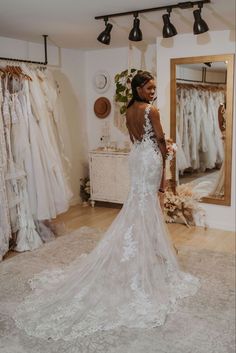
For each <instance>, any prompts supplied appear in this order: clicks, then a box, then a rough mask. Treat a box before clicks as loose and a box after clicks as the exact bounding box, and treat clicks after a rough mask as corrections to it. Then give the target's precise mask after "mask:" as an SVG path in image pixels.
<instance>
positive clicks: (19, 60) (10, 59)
mask: <svg viewBox="0 0 236 353" xmlns="http://www.w3.org/2000/svg"><path fill="white" fill-rule="evenodd" d="M47 37H48V35H47V34H43V39H44V58H45V59H44V62H42V61H33V60H23V59H14V58H4V57H0V60H6V61H18V62H22V63H29V64H38V65H47V64H48V53H47Z"/></svg>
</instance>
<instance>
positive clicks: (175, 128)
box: [170, 54, 234, 206]
mask: <svg viewBox="0 0 236 353" xmlns="http://www.w3.org/2000/svg"><path fill="white" fill-rule="evenodd" d="M233 76H234V54H222V55H208V56H197V57H186V58H175V59H171V109H170V111H171V121H170V135H171V138H172V139H173V141H175V142H176V143H177V152H176V156H175V158H174V160H173V163H172V165H171V179H172V180H171V185H172V186H173V189H174V191H175V189H176V186H177V185H179V184H183V183H184V184H185V183H191V185H193V186H195V185H199V186H200V187H202V188H204V195H205V197H204V198H203V199H202V201H203V202H205V203H211V204H218V205H228V206H230V204H231V165H232V131H233V89H234V86H233ZM200 183H201V184H200Z"/></svg>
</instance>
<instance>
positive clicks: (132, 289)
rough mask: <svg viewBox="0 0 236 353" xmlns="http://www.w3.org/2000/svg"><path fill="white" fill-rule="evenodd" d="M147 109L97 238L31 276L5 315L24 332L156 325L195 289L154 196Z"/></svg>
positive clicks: (158, 160) (59, 333)
mask: <svg viewBox="0 0 236 353" xmlns="http://www.w3.org/2000/svg"><path fill="white" fill-rule="evenodd" d="M148 115H149V108H147V109H146V111H145V134H144V136H143V139H142V141H141V142H138V141H136V142H135V143H134V145H133V147H132V150H131V152H130V156H129V165H130V180H131V187H130V191H129V195H128V198H127V200H126V202H125V203H124V205H123V208H122V210H121V211H120V213H119V215H118V216H117V218H116V219H115V220H114V222H113V223H112V225H111V226H110V227H109V229H108V230H107V231H106V233H105V234H104V237H103V239H102V240H101V241H100V242H99V244H98V246H97V247H96V248H95V249H94V250H93V251H92V252H91V253H90V254H89V255H87V256H85V257H82V258H81V259H80V260H79V261H77V262H75V263H74V264H73V266H70V267H69V269H68V270H65V271H64V272H63V271H61V272H60V271H57V272H55V273H53V272H52V273H50V272H45V273H42V274H41V275H40V276H37V277H36V279H35V280H31V283H32V285H33V288H34V291H33V292H32V294H31V295H30V296H28V297H27V298H26V299H25V301H24V302H23V303H22V304H20V306H18V308H17V310H16V312H15V313H14V315H13V316H14V319H15V321H16V323H17V325H18V327H19V328H22V329H24V330H25V331H26V332H27V333H28V334H29V335H33V336H36V337H41V338H44V339H48V338H52V339H54V340H57V339H64V340H72V339H75V338H77V337H83V336H86V335H89V334H93V333H95V332H96V331H99V330H110V329H114V328H116V327H119V326H125V327H131V328H134V327H136V328H148V327H150V328H151V327H155V326H159V325H162V324H164V322H165V319H166V315H167V314H168V313H170V312H173V311H174V310H176V304H177V300H178V299H179V298H183V297H186V296H189V295H193V294H195V293H196V291H197V289H198V288H199V286H200V283H199V280H198V279H197V278H196V277H193V276H192V275H190V274H187V273H184V272H182V271H181V270H180V269H179V267H178V263H177V260H176V257H175V253H174V251H173V248H172V246H171V243H170V241H169V238H168V232H167V229H166V226H165V223H164V220H163V216H162V211H161V208H160V204H159V201H158V198H157V190H158V188H159V185H160V181H161V176H162V155H161V153H160V150H159V148H158V146H157V143H156V140H155V137H154V132H153V129H152V125H151V122H150V120H149V116H148ZM37 278H38V280H37Z"/></svg>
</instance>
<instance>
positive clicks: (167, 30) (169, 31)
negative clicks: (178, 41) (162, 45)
mask: <svg viewBox="0 0 236 353" xmlns="http://www.w3.org/2000/svg"><path fill="white" fill-rule="evenodd" d="M171 11H172V9H171V7H169V8H167V12H168V13H167V14H164V15H162V18H163V22H164V26H163V29H162V36H163V38H170V37H173V36H175V35H176V34H177V31H176V28H175V26H174V25H173V24H172V23H171V22H170V13H171Z"/></svg>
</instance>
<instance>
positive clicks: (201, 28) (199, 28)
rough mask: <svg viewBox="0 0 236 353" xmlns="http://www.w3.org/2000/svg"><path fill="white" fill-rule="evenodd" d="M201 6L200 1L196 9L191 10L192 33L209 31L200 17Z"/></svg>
mask: <svg viewBox="0 0 236 353" xmlns="http://www.w3.org/2000/svg"><path fill="white" fill-rule="evenodd" d="M202 7H203V4H202V3H199V4H198V9H197V10H194V11H193V16H194V24H193V33H194V34H201V33H205V32H207V31H209V28H208V25H207V24H206V22H205V21H204V20H203V19H202V17H201V9H202Z"/></svg>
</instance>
